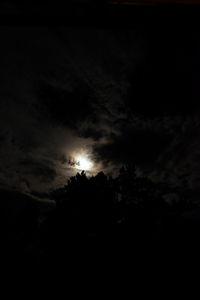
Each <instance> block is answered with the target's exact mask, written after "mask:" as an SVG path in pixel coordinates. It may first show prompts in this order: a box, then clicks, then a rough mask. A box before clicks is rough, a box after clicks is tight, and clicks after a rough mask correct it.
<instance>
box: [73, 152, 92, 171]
mask: <svg viewBox="0 0 200 300" xmlns="http://www.w3.org/2000/svg"><path fill="white" fill-rule="evenodd" d="M76 161H77V164H76V168H77V169H78V170H84V171H90V170H91V169H92V167H93V163H92V161H91V160H90V159H89V158H87V157H86V156H83V155H80V156H77V157H76Z"/></svg>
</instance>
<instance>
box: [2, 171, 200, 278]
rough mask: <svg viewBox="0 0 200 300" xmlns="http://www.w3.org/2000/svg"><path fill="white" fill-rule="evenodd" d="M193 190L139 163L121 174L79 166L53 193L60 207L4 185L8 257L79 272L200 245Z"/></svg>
mask: <svg viewBox="0 0 200 300" xmlns="http://www.w3.org/2000/svg"><path fill="white" fill-rule="evenodd" d="M190 192H191V191H190V190H188V189H187V190H186V189H184V188H183V187H182V188H175V187H174V188H171V187H169V186H166V185H164V184H163V183H162V184H161V183H160V184H159V183H156V184H155V183H153V182H152V181H151V180H149V179H148V178H145V177H138V176H136V173H135V167H134V166H125V167H123V168H121V170H120V173H119V175H118V176H117V177H116V178H112V177H108V176H106V175H105V174H104V173H103V172H100V173H98V174H97V175H96V176H93V177H87V176H86V173H85V172H84V171H82V172H81V173H77V175H76V176H74V177H71V178H70V179H69V180H68V182H67V184H66V185H65V186H64V187H63V188H60V189H57V190H54V191H53V192H51V193H50V194H49V195H48V196H49V198H50V199H52V203H53V200H54V201H55V202H56V206H55V208H54V207H53V206H52V207H48V208H47V206H45V205H44V204H43V206H42V204H41V203H40V204H38V203H36V202H35V201H34V200H33V199H31V198H30V197H29V196H27V195H23V194H20V193H15V192H6V191H1V199H2V200H1V208H2V212H3V214H2V215H3V235H2V237H3V249H4V251H5V255H6V256H5V258H6V260H5V261H6V263H7V264H8V265H11V266H23V265H25V266H26V265H27V264H28V265H31V266H34V267H35V266H38V267H41V266H43V267H45V268H48V267H50V266H51V267H59V266H67V268H68V271H69V270H71V271H72V272H75V270H77V268H78V269H81V270H84V268H87V269H91V270H93V271H94V270H98V268H103V267H106V268H107V267H110V268H112V270H115V269H118V268H126V267H127V268H131V266H133V265H135V264H136V265H137V264H138V259H141V258H142V257H143V258H142V261H143V262H144V260H145V259H147V258H148V257H150V256H152V255H153V257H155V256H156V257H157V258H158V257H159V256H160V255H162V254H163V253H167V256H169V255H170V253H171V254H172V253H173V255H175V254H176V253H179V252H177V251H179V250H180V251H181V252H183V251H186V249H187V251H188V249H191V248H192V249H194V248H196V249H197V248H198V244H199V237H200V218H199V214H200V209H199V206H198V205H197V204H194V203H193V202H192V201H190V200H189V199H190V198H191V195H190ZM46 196H47V195H46ZM178 249H179V250H178ZM163 251H164V252H163ZM167 256H166V259H167Z"/></svg>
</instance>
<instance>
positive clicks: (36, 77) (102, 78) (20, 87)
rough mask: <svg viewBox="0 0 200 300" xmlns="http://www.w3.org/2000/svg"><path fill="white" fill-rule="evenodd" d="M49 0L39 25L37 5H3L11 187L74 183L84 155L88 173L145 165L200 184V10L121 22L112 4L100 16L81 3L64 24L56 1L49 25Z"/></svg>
mask: <svg viewBox="0 0 200 300" xmlns="http://www.w3.org/2000/svg"><path fill="white" fill-rule="evenodd" d="M21 2H22V1H21ZM38 5H39V4H38ZM41 7H42V10H41V15H40V17H39V22H37V21H33V19H34V16H35V17H37V11H38V9H39V8H38V6H37V5H36V6H35V7H34V5H33V6H32V8H34V11H33V13H30V11H29V12H28V10H27V7H25V6H24V7H23V3H22V4H21V5H20V6H19V7H17V6H14V5H13V4H12V3H10V4H9V5H4V12H3V13H2V15H3V16H4V17H5V18H4V19H6V21H5V22H4V21H1V27H0V37H1V49H0V53H1V56H0V59H1V62H0V65H1V68H0V185H1V187H5V186H6V187H7V188H9V189H18V190H20V191H23V192H34V191H38V192H44V191H49V190H50V189H54V188H56V187H59V186H63V185H64V184H65V183H66V180H67V178H68V177H69V176H72V175H74V174H76V172H77V171H78V168H79V166H78V164H76V163H75V167H74V165H73V164H72V163H70V162H71V161H76V160H79V157H80V156H81V157H82V158H83V159H87V160H88V161H90V164H91V165H90V166H91V167H90V170H88V171H87V174H88V175H94V174H96V173H97V172H99V171H101V170H103V171H104V172H105V173H106V174H112V175H113V176H114V175H115V174H117V172H118V170H119V168H120V167H121V166H122V165H124V164H130V163H134V164H135V165H136V167H137V172H138V174H143V175H146V176H149V177H150V178H151V179H153V180H155V181H163V182H167V183H170V184H172V185H181V184H182V182H183V180H184V182H185V184H186V185H188V187H190V188H192V189H194V190H196V189H197V190H198V189H199V188H200V186H199V182H200V172H199V171H200V170H199V164H200V140H199V134H200V121H199V114H200V102H199V97H200V90H199V79H200V27H199V23H198V20H197V19H196V17H195V16H196V15H195V12H194V11H195V10H196V9H197V8H195V7H193V8H190V9H188V8H182V7H180V8H176V9H175V8H170V9H169V8H167V9H166V10H165V11H164V10H163V8H158V7H143V8H137V7H135V8H132V9H131V11H130V9H129V11H128V13H127V11H126V10H124V11H122V12H121V14H120V12H119V11H117V12H116V13H115V14H114V18H113V19H112V17H110V18H109V12H108V13H107V11H106V12H105V11H103V12H102V15H101V17H98V22H95V21H94V20H95V13H96V10H95V11H94V12H92V17H91V12H90V14H89V17H88V15H87V14H85V11H84V13H83V14H81V13H80V9H79V7H78V6H77V9H75V8H74V7H73V10H72V11H73V14H72V16H70V12H69V11H66V16H65V13H62V22H61V21H60V20H59V19H60V17H59V16H60V15H59V14H60V13H61V11H62V9H61V8H60V9H57V10H56V11H57V14H56V15H54V14H53V10H51V9H52V7H53V6H51V7H50V8H51V9H50V10H49V11H48V10H47V11H46V12H47V15H48V13H49V15H50V16H51V21H52V19H53V20H54V22H53V25H50V23H49V19H50V17H47V16H46V15H44V11H45V10H44V7H43V6H41ZM23 8H24V10H23ZM22 12H23V13H22ZM104 13H105V15H106V16H105V18H104ZM29 14H30V15H31V21H30V23H28V25H27V19H28V16H29ZM80 15H81V19H79V16H80ZM130 16H131V17H130ZM127 18H128V20H127ZM130 18H131V19H130ZM19 20H20V22H19ZM41 20H42V22H41ZM86 20H87V22H86ZM88 20H89V21H88ZM31 22H32V23H31ZM117 24H118V25H117Z"/></svg>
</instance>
